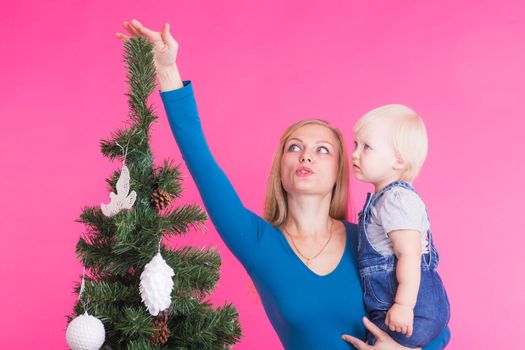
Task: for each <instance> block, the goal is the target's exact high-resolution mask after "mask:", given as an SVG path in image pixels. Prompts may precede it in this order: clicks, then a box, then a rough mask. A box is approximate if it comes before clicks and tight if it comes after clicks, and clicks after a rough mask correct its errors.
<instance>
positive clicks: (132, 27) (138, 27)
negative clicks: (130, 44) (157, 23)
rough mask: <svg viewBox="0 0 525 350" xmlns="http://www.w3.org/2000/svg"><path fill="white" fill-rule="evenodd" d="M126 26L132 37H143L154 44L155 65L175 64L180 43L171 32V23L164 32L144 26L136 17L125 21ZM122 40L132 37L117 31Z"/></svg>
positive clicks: (160, 66) (167, 24)
mask: <svg viewBox="0 0 525 350" xmlns="http://www.w3.org/2000/svg"><path fill="white" fill-rule="evenodd" d="M123 26H124V28H125V29H126V30H127V31H128V33H129V34H130V35H131V37H139V36H140V37H143V38H146V39H148V40H149V42H150V43H152V44H153V51H154V52H155V66H156V67H157V69H158V68H163V67H166V66H171V65H173V64H175V59H176V58H177V51H178V50H179V44H178V43H177V42H176V41H175V39H174V38H173V36H171V33H170V25H169V23H165V24H164V27H163V28H162V32H155V31H153V30H151V29H148V28H146V27H144V26H143V25H142V24H141V23H140V22H139V21H137V20H136V19H132V20H131V23H130V22H124V23H123ZM115 35H116V36H117V38H119V39H120V40H124V41H125V40H128V39H129V38H130V37H129V36H127V35H124V34H122V33H115Z"/></svg>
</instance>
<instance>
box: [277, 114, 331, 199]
mask: <svg viewBox="0 0 525 350" xmlns="http://www.w3.org/2000/svg"><path fill="white" fill-rule="evenodd" d="M338 167H339V143H338V141H337V138H336V136H335V135H334V133H333V132H332V131H331V130H330V129H328V128H327V127H325V126H322V125H317V124H308V125H305V126H302V127H300V128H299V129H297V130H295V131H294V132H293V133H292V134H291V135H290V137H289V138H288V140H287V141H286V143H285V144H284V152H283V156H282V158H281V183H282V184H283V187H284V189H285V191H286V192H287V193H290V194H292V193H297V194H316V195H326V194H327V193H331V191H332V189H333V187H334V185H335V182H336V179H337V170H338Z"/></svg>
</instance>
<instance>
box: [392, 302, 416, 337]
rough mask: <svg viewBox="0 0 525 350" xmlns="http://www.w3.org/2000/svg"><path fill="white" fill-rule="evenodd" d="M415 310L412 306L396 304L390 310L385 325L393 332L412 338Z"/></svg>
mask: <svg viewBox="0 0 525 350" xmlns="http://www.w3.org/2000/svg"><path fill="white" fill-rule="evenodd" d="M413 323H414V310H413V309H412V308H411V307H410V306H404V305H400V304H394V305H392V307H391V308H390V310H388V312H387V314H386V318H385V324H386V325H387V326H388V328H389V329H390V330H391V331H393V332H400V333H403V334H404V335H406V336H407V337H410V336H412V331H413Z"/></svg>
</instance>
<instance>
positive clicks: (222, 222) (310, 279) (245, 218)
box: [160, 81, 449, 350]
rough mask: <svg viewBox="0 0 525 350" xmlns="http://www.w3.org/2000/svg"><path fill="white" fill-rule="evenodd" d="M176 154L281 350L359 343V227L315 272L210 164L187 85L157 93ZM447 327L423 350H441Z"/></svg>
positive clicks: (349, 230) (361, 331)
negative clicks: (331, 265)
mask: <svg viewBox="0 0 525 350" xmlns="http://www.w3.org/2000/svg"><path fill="white" fill-rule="evenodd" d="M160 95H161V98H162V102H163V104H164V108H165V109H166V113H167V116H168V120H169V123H170V126H171V129H172V131H173V134H174V136H175V139H176V141H177V144H178V146H179V148H180V151H181V153H182V157H183V158H184V161H185V162H186V165H187V167H188V169H189V171H190V173H191V175H192V177H193V179H194V181H195V183H196V185H197V188H198V190H199V193H200V195H201V196H202V199H203V202H204V205H205V207H206V210H207V211H208V214H209V217H210V218H211V220H212V222H213V224H214V225H215V228H216V229H217V232H218V233H219V234H220V236H221V237H222V239H223V240H224V242H225V243H226V245H227V246H228V248H229V249H230V250H231V251H232V252H233V254H234V255H235V256H236V257H237V259H238V260H239V261H240V262H241V263H242V265H243V266H244V268H245V269H246V271H247V272H248V274H249V275H250V277H251V278H252V280H253V282H254V284H255V286H256V288H257V291H258V292H259V294H260V297H261V300H262V303H263V306H264V310H265V311H266V314H267V315H268V318H269V319H270V322H271V324H272V326H273V327H274V329H275V331H276V332H277V334H278V335H279V339H280V340H281V342H282V344H283V346H284V347H285V349H287V350H299V349H300V350H305V349H315V350H319V349H335V350H337V349H346V350H347V349H349V348H352V346H351V345H349V344H347V343H346V342H344V341H343V340H342V339H341V335H342V334H345V333H346V334H351V335H354V336H357V337H359V338H361V339H364V338H365V329H364V326H363V324H362V321H361V318H362V317H363V316H364V315H365V309H364V306H363V303H362V290H361V285H360V280H359V275H358V270H357V260H356V252H357V226H356V225H355V224H352V223H349V222H346V221H345V222H344V224H345V226H346V233H347V240H346V242H347V243H346V247H345V250H344V254H343V257H342V258H341V260H340V262H339V264H338V266H337V267H336V268H335V270H333V271H332V272H331V273H329V274H327V275H323V276H320V275H317V274H316V273H314V272H313V271H312V270H310V269H309V268H308V267H306V265H305V264H304V263H303V262H302V261H301V260H300V259H299V257H298V256H297V255H296V254H295V252H294V251H293V250H292V248H291V247H290V245H289V244H288V241H287V240H286V238H285V237H284V235H283V233H282V232H281V231H280V230H279V228H276V227H273V226H272V225H271V224H270V223H268V222H267V221H265V220H264V219H262V218H261V217H260V216H258V215H256V214H255V213H253V212H252V211H250V210H248V209H247V208H245V207H244V205H243V204H242V202H241V200H240V199H239V197H238V195H237V193H236V192H235V189H234V188H233V187H232V185H231V183H230V181H229V180H228V178H227V177H226V175H225V174H224V172H223V171H222V169H221V168H220V167H219V165H218V164H217V163H216V161H215V159H214V158H213V156H212V154H211V152H210V149H209V148H208V145H207V142H206V139H205V137H204V133H203V131H202V127H201V123H200V119H199V115H198V111H197V106H196V102H195V98H194V94H193V88H192V84H191V83H190V82H189V81H185V82H184V87H182V88H180V89H177V90H171V91H164V92H161V93H160ZM448 338H449V333H448V329H447V330H446V332H444V333H443V334H442V335H441V336H440V338H439V339H437V340H436V341H435V342H434V343H433V344H432V345H431V346H429V347H426V348H425V349H431V350H432V349H442V348H443V347H444V346H445V345H446V343H447V342H448Z"/></svg>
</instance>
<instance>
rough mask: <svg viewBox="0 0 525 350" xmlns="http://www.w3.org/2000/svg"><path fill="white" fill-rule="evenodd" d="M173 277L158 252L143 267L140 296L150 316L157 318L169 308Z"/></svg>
mask: <svg viewBox="0 0 525 350" xmlns="http://www.w3.org/2000/svg"><path fill="white" fill-rule="evenodd" d="M174 275H175V272H174V271H173V269H172V268H171V267H170V266H169V265H168V264H167V263H166V261H165V260H164V259H163V258H162V255H160V252H159V253H157V255H155V256H154V257H153V259H151V261H150V262H149V263H148V264H147V265H146V266H145V267H144V271H143V272H142V274H141V275H140V287H139V289H140V296H141V297H142V301H143V302H144V305H146V308H147V309H148V311H149V313H150V314H151V315H153V316H157V315H158V314H159V312H161V311H163V310H166V309H167V308H169V307H170V305H171V291H172V290H173V279H172V277H173V276H174Z"/></svg>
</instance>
